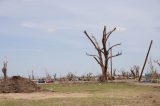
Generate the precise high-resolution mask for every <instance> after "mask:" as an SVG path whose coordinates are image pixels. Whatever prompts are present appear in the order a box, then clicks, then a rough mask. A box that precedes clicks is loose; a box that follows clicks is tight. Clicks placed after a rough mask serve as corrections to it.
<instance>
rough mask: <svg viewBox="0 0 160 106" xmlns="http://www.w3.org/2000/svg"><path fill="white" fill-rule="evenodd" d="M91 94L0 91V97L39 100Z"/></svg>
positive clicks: (88, 95)
mask: <svg viewBox="0 0 160 106" xmlns="http://www.w3.org/2000/svg"><path fill="white" fill-rule="evenodd" d="M90 96H92V94H86V93H55V92H34V93H0V99H28V100H40V99H49V98H67V97H74V98H75V97H76V98H80V97H90Z"/></svg>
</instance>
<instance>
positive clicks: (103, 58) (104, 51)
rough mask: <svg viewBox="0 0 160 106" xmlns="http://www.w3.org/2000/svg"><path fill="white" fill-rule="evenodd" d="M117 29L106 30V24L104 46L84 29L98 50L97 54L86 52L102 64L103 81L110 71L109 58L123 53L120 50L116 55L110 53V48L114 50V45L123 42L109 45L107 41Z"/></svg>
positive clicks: (103, 37)
mask: <svg viewBox="0 0 160 106" xmlns="http://www.w3.org/2000/svg"><path fill="white" fill-rule="evenodd" d="M115 30H116V28H114V29H113V30H111V31H109V32H106V26H104V29H103V36H102V48H101V47H100V46H99V43H98V42H97V39H96V38H95V37H94V36H89V34H88V33H87V31H86V30H85V31H84V33H85V35H86V36H87V38H88V39H89V40H90V41H91V43H92V44H93V46H94V47H95V49H96V50H97V55H92V54H88V53H86V55H88V56H92V57H93V58H94V59H95V60H96V61H97V63H98V64H99V65H100V67H101V70H102V79H101V80H102V81H107V80H108V76H107V72H108V62H109V59H110V58H112V57H117V56H119V55H121V54H122V53H121V52H118V53H117V54H115V55H110V50H112V48H113V47H116V46H119V45H121V43H117V44H115V45H112V46H110V47H107V41H108V39H109V37H110V36H111V34H112V33H113V32H114V31H115Z"/></svg>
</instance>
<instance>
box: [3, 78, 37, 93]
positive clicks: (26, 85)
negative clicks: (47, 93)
mask: <svg viewBox="0 0 160 106" xmlns="http://www.w3.org/2000/svg"><path fill="white" fill-rule="evenodd" d="M39 90H40V87H38V85H37V84H36V83H34V82H33V81H31V80H29V79H27V78H23V77H20V76H13V77H11V78H7V79H6V80H5V79H3V80H0V93H29V92H36V91H39Z"/></svg>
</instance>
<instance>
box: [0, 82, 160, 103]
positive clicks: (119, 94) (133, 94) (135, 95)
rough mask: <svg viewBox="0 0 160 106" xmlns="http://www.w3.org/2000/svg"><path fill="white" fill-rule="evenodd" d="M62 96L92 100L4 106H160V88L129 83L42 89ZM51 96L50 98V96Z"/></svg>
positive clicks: (37, 101)
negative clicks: (89, 95) (63, 94)
mask: <svg viewBox="0 0 160 106" xmlns="http://www.w3.org/2000/svg"><path fill="white" fill-rule="evenodd" d="M41 87H43V88H45V89H53V90H54V91H55V92H59V93H89V94H92V95H93V96H92V97H81V98H74V97H70V98H52V99H46V100H22V99H20V100H14V99H1V100H0V106H113V105H114V106H156V105H157V106H159V105H160V96H159V95H160V88H154V87H148V86H137V85H131V84H127V83H94V84H48V85H41ZM46 96H47V95H46Z"/></svg>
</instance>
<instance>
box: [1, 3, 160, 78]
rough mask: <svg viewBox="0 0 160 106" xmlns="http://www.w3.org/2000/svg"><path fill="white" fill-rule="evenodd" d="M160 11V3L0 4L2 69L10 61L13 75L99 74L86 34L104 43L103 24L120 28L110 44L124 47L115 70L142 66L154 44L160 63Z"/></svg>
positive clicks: (154, 55) (153, 56) (154, 54)
mask: <svg viewBox="0 0 160 106" xmlns="http://www.w3.org/2000/svg"><path fill="white" fill-rule="evenodd" d="M159 10H160V1H159V0H99V1H98V0H0V37H1V39H0V48H1V49H0V62H1V65H0V66H1V67H2V65H3V64H2V62H3V60H4V57H5V56H7V57H8V60H9V64H8V68H9V70H8V73H9V75H17V74H18V75H28V74H30V73H31V71H32V70H34V71H35V74H37V75H39V76H42V75H44V74H45V70H47V71H48V72H49V73H51V74H54V73H57V74H58V75H60V74H62V75H64V74H66V73H68V72H73V73H75V74H84V73H87V72H93V73H95V74H97V73H100V67H99V66H98V65H97V63H96V62H95V61H94V60H93V59H92V58H91V57H87V56H86V55H85V53H86V52H89V53H93V54H94V53H96V51H95V50H94V48H93V47H92V45H91V43H90V42H89V40H88V39H87V38H86V36H85V35H84V33H83V31H84V30H87V31H88V33H90V34H93V35H94V36H95V37H96V38H97V39H98V40H100V38H101V36H102V30H103V26H104V25H106V26H107V29H108V30H110V29H112V28H114V27H117V31H116V32H114V33H113V35H112V36H111V38H110V43H111V44H114V43H122V46H120V47H118V48H116V49H114V51H113V52H114V53H116V52H117V51H123V55H122V56H120V57H117V58H115V59H114V60H113V62H114V63H113V65H114V68H117V69H119V70H120V69H126V70H127V69H129V68H130V67H131V66H133V65H135V64H137V65H140V66H142V64H143V61H144V58H145V54H146V52H147V49H148V46H149V42H150V40H151V39H153V40H154V42H153V48H152V50H151V54H150V56H152V58H160V54H159V53H160V43H159V39H160V12H159ZM1 74H2V73H1Z"/></svg>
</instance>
